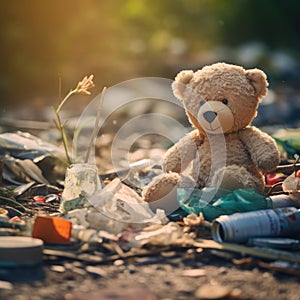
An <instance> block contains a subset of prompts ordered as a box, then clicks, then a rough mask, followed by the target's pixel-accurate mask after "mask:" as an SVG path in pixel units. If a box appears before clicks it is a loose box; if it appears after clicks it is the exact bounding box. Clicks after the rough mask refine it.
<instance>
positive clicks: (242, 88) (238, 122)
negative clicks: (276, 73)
mask: <svg viewBox="0 0 300 300" xmlns="http://www.w3.org/2000/svg"><path fill="white" fill-rule="evenodd" d="M267 86H268V82H267V78H266V75H265V73H264V72H263V71H261V70H258V69H251V70H245V69H244V68H242V67H240V66H236V65H230V64H226V63H216V64H213V65H210V66H206V67H204V68H202V69H201V70H198V71H196V72H193V71H190V70H188V71H181V72H180V73H179V74H178V75H177V76H176V78H175V81H174V82H173V84H172V88H173V92H174V95H175V96H176V97H177V98H178V99H180V100H182V101H183V104H184V107H185V110H186V113H187V115H188V117H189V120H190V122H191V123H192V125H194V126H195V127H196V128H198V129H199V130H200V131H202V132H206V133H209V134H220V133H229V132H234V131H238V130H239V129H242V128H244V127H246V126H247V125H249V124H250V123H251V121H252V120H253V118H254V117H255V116H256V110H257V107H258V104H259V101H260V100H261V99H262V97H263V96H265V95H266V94H267Z"/></svg>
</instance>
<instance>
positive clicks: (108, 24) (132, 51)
mask: <svg viewBox="0 0 300 300" xmlns="http://www.w3.org/2000/svg"><path fill="white" fill-rule="evenodd" d="M299 9H300V2H299V1H293V0H285V1H282V0H273V1H269V0H230V1H228V0H184V1H183V0H164V1H159V0H154V1H146V0H114V1H98V0H86V1H80V0H64V1H57V0H51V1H50V0H44V1H39V0H27V1H26V2H20V1H18V0H10V1H7V2H4V1H2V3H1V9H0V26H1V27H0V28H1V31H0V43H1V47H0V65H1V68H0V93H1V104H2V106H4V105H8V103H9V104H13V103H15V102H17V101H19V102H20V101H28V99H32V98H34V97H38V96H44V97H46V98H47V99H48V98H55V97H56V96H57V82H58V76H59V75H61V76H62V79H63V87H64V88H65V89H66V88H68V87H70V86H73V85H74V83H76V82H77V81H78V80H79V79H81V77H82V76H83V75H86V74H90V73H94V74H95V82H96V85H97V87H99V91H100V89H101V88H102V86H103V85H108V86H110V85H113V84H115V83H117V82H119V81H122V80H127V79H130V78H133V77H138V76H165V77H173V76H174V74H175V73H176V71H177V69H180V68H183V67H187V66H188V67H190V66H193V65H195V64H197V63H199V56H201V53H202V52H203V51H208V50H209V49H211V48H212V47H215V46H216V45H218V44H222V45H228V46H232V47H236V46H238V45H240V44H243V43H246V42H248V41H255V40H260V41H263V42H264V43H265V44H266V46H267V47H269V48H270V49H274V48H276V47H286V48H292V49H298V48H299V44H300V40H299V33H300V32H299V31H300V24H299V22H300V21H299V18H298V15H297V14H298V12H299ZM295 52H297V51H295ZM195 67H197V66H195ZM175 69H176V70H175Z"/></svg>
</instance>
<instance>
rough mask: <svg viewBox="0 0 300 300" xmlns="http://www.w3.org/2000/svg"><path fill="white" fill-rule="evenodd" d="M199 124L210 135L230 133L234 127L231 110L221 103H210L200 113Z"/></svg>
mask: <svg viewBox="0 0 300 300" xmlns="http://www.w3.org/2000/svg"><path fill="white" fill-rule="evenodd" d="M197 119H198V122H199V124H200V126H201V127H202V128H203V130H204V131H205V132H207V133H210V134H220V133H226V132H228V131H230V130H231V129H232V127H233V125H234V117H233V114H232V111H231V109H230V108H229V107H228V106H227V105H224V104H223V103H222V102H220V101H208V102H206V103H205V104H204V105H202V106H201V107H200V109H199V111H198V117H197Z"/></svg>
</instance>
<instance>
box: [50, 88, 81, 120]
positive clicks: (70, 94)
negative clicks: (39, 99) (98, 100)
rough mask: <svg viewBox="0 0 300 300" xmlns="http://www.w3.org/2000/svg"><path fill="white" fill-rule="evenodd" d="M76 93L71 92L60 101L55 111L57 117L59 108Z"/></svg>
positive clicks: (74, 91)
mask: <svg viewBox="0 0 300 300" xmlns="http://www.w3.org/2000/svg"><path fill="white" fill-rule="evenodd" d="M76 92H77V90H76V89H75V90H71V91H70V92H69V93H68V94H67V96H66V97H65V98H64V99H63V100H62V101H61V103H60V104H59V106H58V107H57V109H56V110H55V114H56V115H58V114H59V112H60V110H61V108H62V107H63V105H64V104H65V102H66V101H67V100H68V98H69V97H71V96H72V95H73V94H75V93H76Z"/></svg>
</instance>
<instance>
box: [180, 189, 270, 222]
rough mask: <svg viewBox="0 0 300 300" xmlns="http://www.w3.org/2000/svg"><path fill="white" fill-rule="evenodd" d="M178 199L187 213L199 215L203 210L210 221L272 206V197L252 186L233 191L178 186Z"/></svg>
mask: <svg viewBox="0 0 300 300" xmlns="http://www.w3.org/2000/svg"><path fill="white" fill-rule="evenodd" d="M177 201H178V203H179V205H180V207H181V208H182V209H183V210H184V211H186V212H187V213H195V214H196V215H198V214H199V213H200V212H202V213H203V215H204V218H205V219H206V220H208V221H212V220H214V219H215V218H217V217H219V216H221V215H231V214H233V213H237V212H247V211H254V210H261V209H267V208H272V200H271V199H270V198H266V197H265V196H263V195H261V194H258V193H257V192H255V191H254V189H251V188H249V189H237V190H235V191H233V192H231V191H227V190H222V189H215V188H204V189H202V190H200V189H194V190H193V189H183V188H178V189H177Z"/></svg>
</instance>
